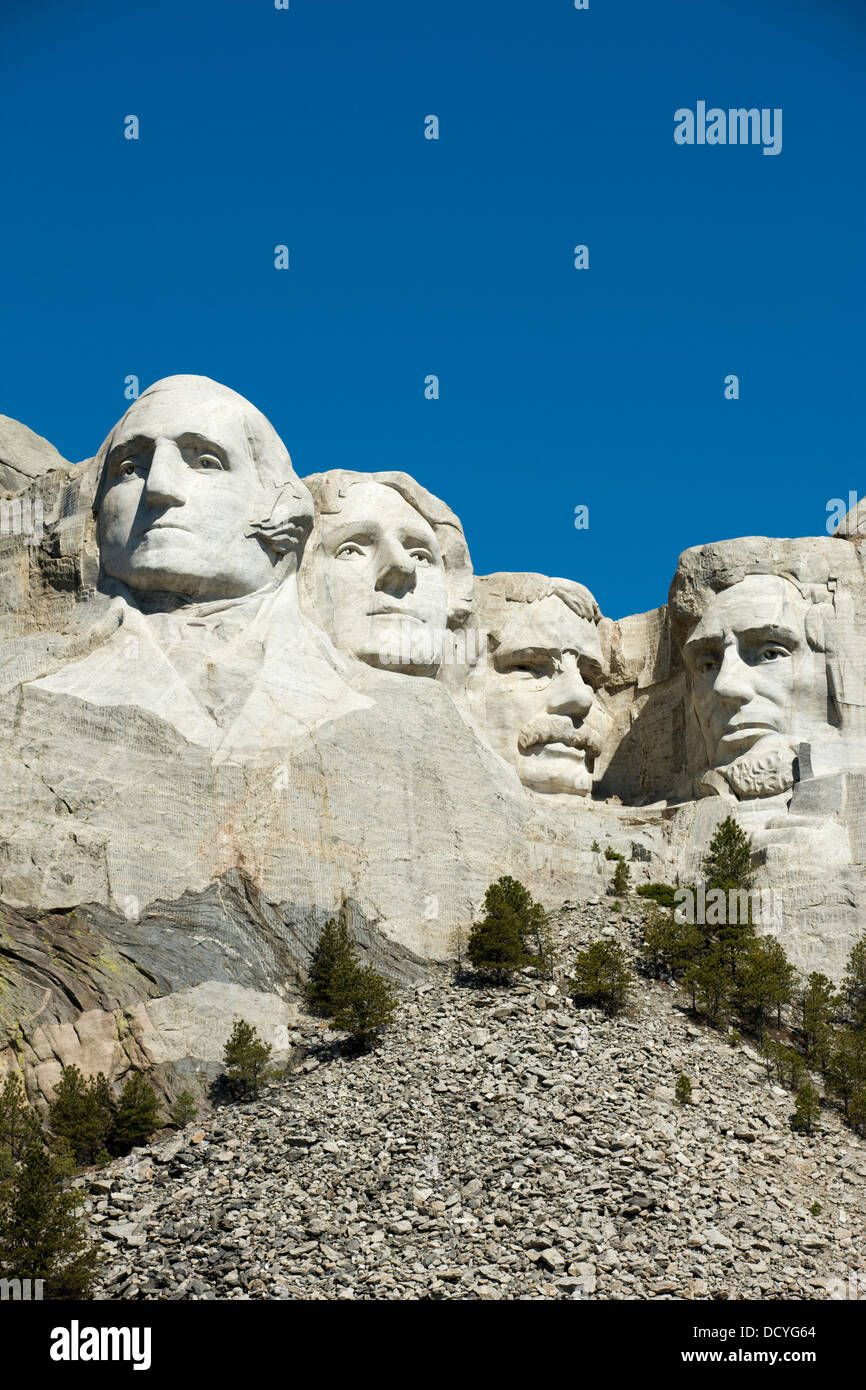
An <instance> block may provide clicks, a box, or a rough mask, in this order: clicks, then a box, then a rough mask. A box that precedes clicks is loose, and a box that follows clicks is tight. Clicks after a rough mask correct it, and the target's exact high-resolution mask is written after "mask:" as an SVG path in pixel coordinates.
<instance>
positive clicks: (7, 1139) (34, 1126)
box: [0, 1073, 42, 1163]
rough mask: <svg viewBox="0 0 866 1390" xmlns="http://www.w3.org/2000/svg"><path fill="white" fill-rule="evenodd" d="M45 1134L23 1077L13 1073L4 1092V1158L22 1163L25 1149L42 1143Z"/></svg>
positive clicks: (0, 1130)
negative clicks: (26, 1090) (29, 1099)
mask: <svg viewBox="0 0 866 1390" xmlns="http://www.w3.org/2000/svg"><path fill="white" fill-rule="evenodd" d="M41 1133H42V1131H41V1129H40V1125H39V1121H38V1120H37V1118H36V1115H35V1114H34V1112H33V1110H32V1109H31V1107H30V1105H29V1104H28V1101H27V1095H26V1093H25V1090H24V1084H23V1082H22V1080H21V1078H20V1076H16V1075H15V1074H14V1073H10V1074H9V1076H7V1077H6V1080H5V1081H4V1082H3V1086H2V1089H0V1154H5V1155H6V1157H7V1159H8V1160H9V1161H10V1162H12V1163H18V1161H19V1160H20V1159H21V1157H22V1156H23V1154H24V1151H25V1149H27V1148H28V1147H29V1146H30V1145H31V1144H33V1143H36V1142H38V1140H39V1139H40V1137H41Z"/></svg>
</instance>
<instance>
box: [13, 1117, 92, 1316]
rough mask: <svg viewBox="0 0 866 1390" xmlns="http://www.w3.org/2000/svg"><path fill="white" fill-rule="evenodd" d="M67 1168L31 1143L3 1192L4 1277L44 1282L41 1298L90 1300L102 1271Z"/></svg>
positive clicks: (38, 1146)
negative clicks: (67, 1184) (66, 1179)
mask: <svg viewBox="0 0 866 1390" xmlns="http://www.w3.org/2000/svg"><path fill="white" fill-rule="evenodd" d="M65 1176H66V1169H65V1167H64V1165H63V1164H62V1163H61V1162H60V1161H59V1160H58V1159H57V1157H56V1156H55V1155H54V1154H51V1153H49V1152H48V1151H47V1150H46V1149H45V1148H44V1146H42V1145H39V1144H31V1145H30V1146H29V1148H28V1149H27V1150H26V1151H25V1153H24V1156H23V1158H22V1160H21V1163H20V1165H19V1166H18V1168H17V1169H16V1172H15V1175H14V1177H13V1178H12V1180H11V1181H10V1182H8V1183H6V1184H4V1186H3V1188H2V1189H0V1278H3V1279H31V1280H35V1279H42V1280H43V1281H44V1287H43V1297H44V1298H49V1299H81V1298H89V1297H90V1296H91V1293H92V1288H93V1282H94V1280H95V1278H96V1275H97V1272H98V1268H99V1254H98V1252H97V1250H96V1249H95V1247H93V1246H92V1245H91V1244H90V1241H89V1239H88V1236H87V1229H86V1226H85V1223H84V1219H83V1216H82V1215H81V1214H80V1213H79V1211H78V1201H79V1198H78V1195H77V1193H76V1192H75V1190H74V1189H65V1188H64V1186H63V1179H64V1177H65Z"/></svg>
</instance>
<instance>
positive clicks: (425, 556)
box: [409, 550, 433, 565]
mask: <svg viewBox="0 0 866 1390" xmlns="http://www.w3.org/2000/svg"><path fill="white" fill-rule="evenodd" d="M409 554H410V555H411V556H412V559H413V560H417V562H418V564H419V565H432V563H433V556H432V555H431V554H430V551H429V550H410V551H409Z"/></svg>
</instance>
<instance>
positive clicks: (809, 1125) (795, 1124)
mask: <svg viewBox="0 0 866 1390" xmlns="http://www.w3.org/2000/svg"><path fill="white" fill-rule="evenodd" d="M820 1118H821V1098H820V1096H819V1095H818V1092H817V1090H816V1089H815V1087H814V1086H813V1085H812V1082H811V1081H804V1082H803V1084H802V1086H801V1087H800V1089H799V1091H798V1092H797V1098H796V1100H795V1102H794V1113H793V1115H792V1116H791V1128H792V1129H796V1130H798V1131H799V1132H800V1133H801V1134H812V1133H814V1130H815V1127H816V1125H817V1124H818V1121H819V1119H820Z"/></svg>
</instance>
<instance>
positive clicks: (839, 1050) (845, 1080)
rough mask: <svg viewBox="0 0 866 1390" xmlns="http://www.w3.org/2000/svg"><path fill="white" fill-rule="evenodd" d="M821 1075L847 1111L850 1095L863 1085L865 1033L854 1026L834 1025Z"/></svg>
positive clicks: (864, 1076) (865, 1078) (865, 1082)
mask: <svg viewBox="0 0 866 1390" xmlns="http://www.w3.org/2000/svg"><path fill="white" fill-rule="evenodd" d="M824 1075H825V1077H826V1080H827V1084H828V1086H829V1087H830V1090H831V1091H832V1092H833V1094H834V1095H835V1096H838V1097H839V1099H840V1100H841V1102H842V1105H843V1107H844V1110H845V1114H846V1115H847V1114H848V1113H849V1109H850V1104H851V1098H852V1096H854V1095H855V1094H856V1092H857V1091H859V1090H860V1089H861V1087H863V1086H866V1033H864V1032H863V1031H861V1030H860V1029H857V1028H837V1029H835V1030H834V1033H833V1040H832V1043H831V1045H830V1048H829V1056H828V1059H827V1063H826V1069H825V1072H824Z"/></svg>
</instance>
